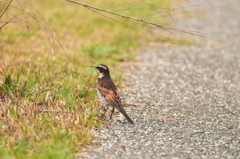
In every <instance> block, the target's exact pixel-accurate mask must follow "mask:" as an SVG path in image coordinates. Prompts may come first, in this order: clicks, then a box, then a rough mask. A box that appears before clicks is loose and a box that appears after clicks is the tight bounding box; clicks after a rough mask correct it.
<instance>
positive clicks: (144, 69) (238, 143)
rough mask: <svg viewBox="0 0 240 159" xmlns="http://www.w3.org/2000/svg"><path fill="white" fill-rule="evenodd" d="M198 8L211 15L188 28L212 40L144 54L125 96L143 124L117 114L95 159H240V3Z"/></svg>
mask: <svg viewBox="0 0 240 159" xmlns="http://www.w3.org/2000/svg"><path fill="white" fill-rule="evenodd" d="M192 3H193V4H203V3H204V4H205V5H204V6H203V7H199V9H200V10H201V11H203V12H204V14H206V15H207V16H206V17H204V18H201V19H200V18H191V19H186V20H184V19H182V20H181V23H180V26H181V27H185V26H184V25H186V26H187V27H186V28H189V27H192V28H194V29H193V30H200V31H203V32H206V33H208V34H209V37H208V38H204V39H203V40H202V44H201V45H199V46H188V45H175V46H167V47H158V48H151V49H145V50H142V53H141V55H140V56H139V61H140V64H139V65H138V66H131V67H130V69H131V73H130V74H128V75H127V76H128V78H129V81H130V84H129V88H128V89H127V90H124V94H123V101H124V102H125V103H132V104H135V105H137V104H140V106H132V107H127V108H126V111H127V112H128V114H129V115H130V117H131V118H132V119H133V120H134V122H135V125H131V124H128V123H127V121H126V120H123V121H119V120H117V118H118V117H116V116H117V115H116V114H115V115H114V117H115V119H114V120H111V121H110V123H111V126H109V127H108V128H107V129H106V128H105V129H100V130H98V131H99V132H98V133H96V137H97V138H96V141H101V142H102V144H101V146H98V147H91V148H89V149H87V150H86V151H87V154H88V155H89V156H90V158H148V159H149V158H240V125H239V122H240V118H239V113H240V51H239V50H240V16H239V15H240V9H239V6H240V0H219V1H212V0H202V1H192ZM190 29H191V28H190Z"/></svg>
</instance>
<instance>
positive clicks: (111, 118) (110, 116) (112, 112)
mask: <svg viewBox="0 0 240 159" xmlns="http://www.w3.org/2000/svg"><path fill="white" fill-rule="evenodd" d="M113 112H114V108H113V109H112V113H111V115H110V119H112V115H113Z"/></svg>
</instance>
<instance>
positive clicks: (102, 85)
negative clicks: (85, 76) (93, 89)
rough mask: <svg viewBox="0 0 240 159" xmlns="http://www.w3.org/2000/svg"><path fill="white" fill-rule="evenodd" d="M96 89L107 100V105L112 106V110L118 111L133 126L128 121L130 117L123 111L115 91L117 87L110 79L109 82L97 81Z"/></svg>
mask: <svg viewBox="0 0 240 159" xmlns="http://www.w3.org/2000/svg"><path fill="white" fill-rule="evenodd" d="M97 88H98V90H99V91H100V93H101V94H102V95H103V96H105V98H106V99H107V101H108V102H109V104H110V105H112V106H113V107H114V108H116V109H118V110H119V111H120V112H121V113H122V114H123V115H124V116H125V118H126V119H127V120H128V121H129V122H130V123H132V124H133V121H132V120H131V119H130V117H129V116H128V115H127V113H126V112H125V110H124V109H123V106H122V102H121V98H120V95H119V92H118V90H117V87H116V86H115V84H114V83H113V81H112V80H111V78H110V80H106V79H104V80H103V79H98V84H97Z"/></svg>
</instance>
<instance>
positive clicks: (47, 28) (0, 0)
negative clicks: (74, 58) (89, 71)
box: [0, 0, 70, 61]
mask: <svg viewBox="0 0 240 159" xmlns="http://www.w3.org/2000/svg"><path fill="white" fill-rule="evenodd" d="M0 2H3V3H6V4H9V5H11V6H13V7H15V8H17V9H19V10H21V11H22V12H24V13H26V14H28V15H29V16H31V17H32V18H33V19H35V20H36V21H37V22H38V23H40V24H41V25H42V26H43V27H44V28H45V29H46V30H47V31H48V32H49V33H50V34H51V35H52V37H53V38H54V39H55V40H56V41H57V42H58V44H59V45H60V47H61V48H62V50H63V51H64V53H65V55H66V57H67V59H68V61H70V59H69V56H68V54H67V52H66V51H65V49H64V47H63V46H62V44H61V43H60V41H59V40H58V39H57V38H56V36H55V35H54V34H53V33H52V32H51V30H50V29H49V27H46V26H45V25H44V24H43V23H42V22H41V21H40V20H38V19H37V18H36V17H35V16H33V15H32V14H30V13H29V12H27V11H25V10H24V9H22V8H20V7H18V6H15V5H13V4H11V3H9V2H5V1H3V0H0ZM30 5H31V4H30ZM31 6H32V5H31ZM32 7H33V6H32ZM33 8H34V7H33ZM34 9H35V8H34ZM35 10H36V9H35ZM36 11H37V10H36ZM37 12H38V11H37ZM38 13H39V12H38ZM39 14H40V13H39ZM40 15H41V14H40ZM41 17H42V16H41ZM42 18H43V17H42ZM43 19H44V18H43ZM44 21H45V20H44ZM45 22H46V21H45Z"/></svg>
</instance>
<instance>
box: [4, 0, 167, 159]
mask: <svg viewBox="0 0 240 159" xmlns="http://www.w3.org/2000/svg"><path fill="white" fill-rule="evenodd" d="M154 1H155V2H158V4H159V5H162V6H165V7H168V6H169V4H168V3H166V2H164V1H160V2H159V1H158V0H154ZM120 2H122V1H120V0H116V1H103V0H101V1H91V2H89V3H91V5H93V6H97V7H102V8H107V7H109V6H112V5H114V4H117V3H120ZM30 3H31V4H32V5H33V6H34V7H35V8H37V9H38V11H39V12H40V13H41V14H42V16H43V17H44V18H45V20H46V21H47V22H48V24H49V25H51V26H52V27H54V29H52V31H53V33H54V35H56V36H57V37H58V39H59V41H60V42H61V43H62V44H63V46H64V48H65V49H66V51H67V53H68V56H69V58H70V62H69V61H68V60H67V58H66V56H65V54H64V53H63V51H62V49H61V48H60V46H59V45H58V44H57V43H56V41H55V42H54V45H53V43H52V39H51V35H50V33H49V32H48V31H46V30H45V29H44V28H43V27H42V26H40V24H39V23H37V22H36V21H34V20H28V21H27V22H17V23H9V24H8V25H6V26H5V27H4V28H2V37H1V40H2V41H3V43H2V44H0V82H1V83H0V108H1V109H0V143H1V144H0V158H3V159H4V158H24V159H25V158H34V159H36V158H44V159H45V158H64V159H66V158H73V157H74V156H76V155H79V153H81V150H82V148H83V147H84V146H85V145H86V144H89V143H90V144H91V141H92V138H93V136H92V135H91V130H92V129H93V128H96V127H98V126H99V125H100V124H101V123H102V122H103V121H104V119H103V120H100V118H99V117H98V116H100V115H101V108H100V107H99V105H100V102H99V99H98V97H97V93H96V89H95V88H96V80H97V77H98V72H97V71H96V70H95V69H93V68H91V67H90V66H91V65H93V64H100V63H104V64H106V65H108V66H109V67H110V69H111V70H113V69H114V70H116V73H113V72H111V76H112V77H113V79H114V80H115V82H116V81H118V82H117V83H118V86H120V83H119V80H121V76H120V73H119V69H116V66H117V65H118V64H119V63H120V62H123V61H132V60H135V49H136V48H138V47H139V44H140V42H139V40H140V39H144V38H145V39H146V38H148V37H146V35H145V34H142V33H140V32H138V31H136V30H132V29H129V28H127V27H125V26H123V25H121V24H119V23H116V22H114V21H111V20H109V19H106V18H104V17H102V16H100V15H97V14H95V13H93V12H91V11H89V10H87V9H86V8H84V7H82V6H78V5H76V4H73V3H69V2H66V1H48V0H41V1H37V0H31V1H30ZM13 4H14V5H20V6H21V7H23V8H24V9H25V10H27V11H28V12H29V13H31V14H33V15H34V16H36V17H37V18H38V19H40V20H41V22H43V23H44V21H43V20H42V19H41V17H40V16H39V14H38V13H37V12H36V11H34V9H33V8H31V6H29V5H28V4H27V3H26V2H21V3H17V2H16V1H13ZM2 6H3V4H2V3H1V4H0V7H2ZM119 8H121V7H119ZM122 8H126V5H124V6H122ZM8 12H9V13H11V14H8V15H7V14H6V15H4V16H3V17H2V19H1V20H2V21H4V20H9V18H10V17H11V16H12V15H15V16H23V13H22V12H21V11H19V10H17V9H16V8H13V7H10V8H9V10H8ZM125 13H126V14H131V15H133V16H136V15H141V14H146V13H148V11H145V10H135V11H128V12H125ZM25 18H26V19H31V18H30V17H28V16H26V17H25ZM116 19H117V20H121V21H123V22H125V23H127V24H131V25H133V26H134V27H137V24H134V23H130V22H128V21H124V19H121V18H117V17H116ZM157 21H158V22H160V23H162V24H167V23H166V22H165V21H163V20H162V19H158V20H157ZM53 46H54V47H55V52H54V51H53V50H54V49H53V48H54V47H53ZM25 81H26V84H24V83H25Z"/></svg>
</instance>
